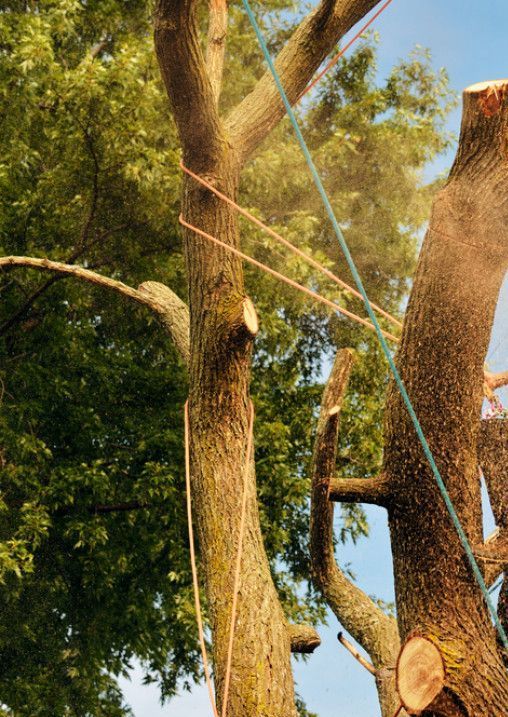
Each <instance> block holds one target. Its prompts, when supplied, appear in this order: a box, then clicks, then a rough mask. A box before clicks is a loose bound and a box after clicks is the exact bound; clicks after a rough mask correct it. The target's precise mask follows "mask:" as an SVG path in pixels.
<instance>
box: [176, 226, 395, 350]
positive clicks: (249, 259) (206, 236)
mask: <svg viewBox="0 0 508 717" xmlns="http://www.w3.org/2000/svg"><path fill="white" fill-rule="evenodd" d="M179 222H180V224H181V225H182V226H184V227H186V228H187V229H190V230H191V231H193V232H195V233H196V234H198V235H199V236H201V237H203V238H204V239H207V240H208V241H211V242H213V243H214V244H217V246H220V247H222V248H223V249H226V250H227V251H230V252H231V253H232V254H236V256H239V257H240V258H241V259H243V260H244V261H247V262H249V263H250V264H253V265H254V266H256V267H257V268H258V269H262V270H263V271H266V272H267V273H268V274H271V275H272V276H275V278H276V279H279V281H283V282H284V283H285V284H288V285H289V286H292V287H293V288H294V289H298V291H301V292H302V293H303V294H307V296H310V297H311V298H312V299H314V301H318V302H320V303H321V304H324V305H325V306H328V307H329V308H331V309H333V310H334V311H337V312H339V313H341V314H344V316H347V317H348V318H350V319H353V321H357V322H358V323H359V324H363V326H366V327H367V328H368V329H370V330H371V331H375V328H374V326H373V324H371V323H370V321H367V319H362V317H361V316H357V314H353V313H352V312H351V311H348V310H347V309H344V308H343V307H342V306H339V305H338V304H336V303H335V302H334V301H330V299H326V298H325V297H324V296H321V294H318V293H317V292H316V291H312V290H311V289H308V288H307V287H306V286H302V284H298V283H297V282H296V281H293V279H290V278H289V277H287V276H284V274H280V273H279V272H278V271H275V269H271V268H270V267H269V266H267V265H266V264H262V263H261V262H260V261H258V260H257V259H254V258H253V257H251V256H248V255H247V254H244V253H243V252H241V251H240V250H239V249H236V248H235V247H232V246H229V244H225V243H224V242H223V241H221V240H220V239H217V238H216V237H214V236H212V235H211V234H207V232H204V231H203V230H202V229H198V227H195V226H193V225H192V224H189V223H188V222H186V221H185V219H184V218H183V217H182V215H180V217H179ZM381 332H382V333H383V335H384V336H385V337H386V338H388V339H390V340H391V341H395V342H396V343H398V342H399V339H398V338H397V337H396V336H394V335H393V334H390V333H389V332H388V331H385V330H384V329H381Z"/></svg>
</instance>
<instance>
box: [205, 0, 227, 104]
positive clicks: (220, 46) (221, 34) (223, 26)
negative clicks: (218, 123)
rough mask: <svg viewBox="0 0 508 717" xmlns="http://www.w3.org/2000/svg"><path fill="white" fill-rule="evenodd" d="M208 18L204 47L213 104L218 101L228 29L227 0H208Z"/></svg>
mask: <svg viewBox="0 0 508 717" xmlns="http://www.w3.org/2000/svg"><path fill="white" fill-rule="evenodd" d="M209 8H210V18H209V24H208V43H207V47H206V67H207V69H208V77H209V78H210V84H211V85H212V92H213V96H214V99H215V104H216V105H217V104H218V102H219V97H220V91H221V87H222V71H223V68H224V53H225V51H226V34H227V29H228V5H227V0H210V1H209Z"/></svg>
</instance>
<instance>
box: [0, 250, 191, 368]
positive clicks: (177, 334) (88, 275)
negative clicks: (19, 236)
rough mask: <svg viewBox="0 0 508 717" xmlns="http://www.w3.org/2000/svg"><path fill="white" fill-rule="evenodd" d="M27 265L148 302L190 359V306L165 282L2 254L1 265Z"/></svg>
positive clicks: (179, 348)
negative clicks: (136, 282)
mask: <svg viewBox="0 0 508 717" xmlns="http://www.w3.org/2000/svg"><path fill="white" fill-rule="evenodd" d="M13 266H24V267H28V268H31V269H38V270H40V271H51V272H57V273H58V274H59V275H61V276H73V277H75V278H78V279H81V280H83V281H87V282H89V283H90V284H95V285H96V286H102V287H104V288H107V289H112V290H113V291H116V293H118V294H121V295H122V296H126V297H127V298H129V299H132V300H134V301H136V302H137V303H138V304H143V305H144V306H148V308H149V309H151V310H152V311H154V312H155V313H156V314H157V317H158V318H159V319H160V321H161V323H162V324H163V326H164V327H165V329H166V330H167V332H168V333H169V335H170V337H171V339H172V340H173V342H174V343H175V345H176V347H177V349H178V351H179V353H180V355H181V357H182V359H183V360H184V362H185V363H186V365H188V362H189V351H190V349H189V310H188V308H187V305H186V304H185V303H184V302H183V301H182V300H181V299H180V298H179V297H178V296H177V295H176V294H175V293H174V292H172V291H171V289H169V288H168V287H167V286H164V284H159V283H158V282H153V281H149V282H145V283H144V284H142V285H141V286H140V288H139V289H133V288H132V287H130V286H128V285H127V284H124V283H123V282H121V281H117V280H116V279H111V278H109V277H107V276H103V275H102V274H97V273H96V272H95V271H90V270H89V269H84V268H83V267H81V266H76V265H74V264H63V263H61V262H59V261H50V260H49V259H39V258H37V257H28V256H4V257H0V268H1V267H13Z"/></svg>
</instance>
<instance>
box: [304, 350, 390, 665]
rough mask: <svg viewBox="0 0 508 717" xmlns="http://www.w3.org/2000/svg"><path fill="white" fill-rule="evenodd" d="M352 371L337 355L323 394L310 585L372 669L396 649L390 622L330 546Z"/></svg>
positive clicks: (347, 357) (348, 358)
mask: <svg viewBox="0 0 508 717" xmlns="http://www.w3.org/2000/svg"><path fill="white" fill-rule="evenodd" d="M352 366H353V352H352V351H350V350H349V349H344V350H341V351H339V352H338V354H337V357H336V359H335V363H334V366H333V369H332V372H331V374H330V378H329V380H328V383H327V385H326V388H325V390H324V393H323V400H322V403H321V412H320V417H319V422H318V428H317V435H316V441H315V447H314V456H313V462H312V498H311V558H312V571H313V577H314V580H315V582H316V584H317V586H318V587H319V589H320V590H321V591H322V593H323V596H324V598H325V600H326V601H327V603H328V605H329V606H330V608H331V609H332V610H333V612H334V613H335V615H336V616H337V619H338V620H339V622H340V623H341V624H342V625H343V626H344V628H345V629H346V630H347V631H348V632H349V633H350V634H351V635H352V636H353V637H354V639H355V640H356V641H357V642H358V643H359V644H360V645H362V647H363V648H364V649H365V650H366V651H367V652H368V653H369V655H370V656H371V659H372V661H373V663H374V665H375V667H382V666H383V665H387V664H394V661H395V658H396V656H397V654H398V650H399V646H400V645H399V636H398V631H397V626H396V623H395V620H393V619H392V618H391V617H388V616H387V615H385V614H384V613H383V611H382V610H380V608H379V607H378V606H377V605H375V603H374V602H373V601H372V600H371V599H370V598H369V597H368V596H367V595H366V594H365V593H364V592H363V591H362V590H360V588H358V587H357V586H356V585H354V583H352V582H351V581H350V580H349V579H348V578H347V577H346V576H345V575H344V573H343V572H342V570H341V569H340V568H339V567H338V565H337V562H336V560H335V555H334V546H333V503H331V502H330V500H329V495H328V493H329V487H330V477H329V476H330V475H331V474H332V473H333V471H334V469H335V458H336V446H337V436H338V427H339V414H340V409H341V406H342V401H343V397H344V394H345V391H346V387H347V383H348V378H349V374H350V372H351V369H352Z"/></svg>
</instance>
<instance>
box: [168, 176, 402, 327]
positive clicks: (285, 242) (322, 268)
mask: <svg viewBox="0 0 508 717" xmlns="http://www.w3.org/2000/svg"><path fill="white" fill-rule="evenodd" d="M180 168H181V169H182V171H184V172H185V173H186V174H188V175H189V177H192V179H194V180H195V181H196V182H199V184H201V185H202V186H203V187H206V188H207V189H208V190H210V192H213V194H215V196H216V197H218V198H219V199H221V200H222V201H223V202H226V203H227V204H229V205H230V206H231V207H233V208H234V209H236V211H237V212H238V213H239V214H241V215H242V216H244V217H245V218H246V219H248V220H249V221H250V222H251V223H252V224H255V225H256V226H257V227H259V228H260V229H262V230H263V231H264V232H265V233H266V234H268V235H269V236H271V237H272V239H275V240H276V241H278V242H279V244H283V245H284V246H285V247H287V248H288V249H289V250H290V251H292V252H293V254H296V255H297V256H299V257H301V258H302V259H303V260H304V261H306V262H307V263H308V264H310V265H311V266H313V267H314V268H315V269H318V270H319V271H320V272H321V273H322V274H324V275H325V276H327V277H328V278H329V279H331V280H332V281H333V282H334V283H335V284H337V285H338V286H340V287H341V288H343V289H345V290H346V291H347V292H349V293H350V294H353V296H356V297H357V298H359V299H361V300H362V302H363V297H362V295H361V294H360V292H359V291H357V290H356V289H355V288H353V287H352V286H350V285H349V284H346V282H345V281H343V280H342V279H339V277H338V276H336V275H335V274H333V272H331V271H330V270H329V269H327V268H326V267H325V266H323V265H322V264H320V263H319V262H318V261H316V259H314V258H313V257H312V256H309V255H308V254H306V253H305V252H304V251H302V250H301V249H298V247H296V246H295V245H294V244H292V243H291V242H290V241H289V240H288V239H285V238H284V237H283V236H281V235H280V234H278V233H277V232H276V231H274V230H273V229H271V228H270V227H269V226H267V225H266V224H264V223H263V222H262V221H261V220H260V219H258V218H257V217H255V216H254V215H253V214H251V213H250V212H248V211H247V210H246V209H244V208H243V207H241V206H240V205H239V204H237V203H236V202H235V201H233V200H232V199H231V198H230V197H228V196H227V195H226V194H223V193H222V192H220V191H219V190H218V189H216V188H215V187H214V186H213V184H210V182H208V181H207V180H206V179H203V177H200V176H199V174H195V172H192V171H191V170H190V169H187V167H186V166H185V165H184V164H183V162H180ZM371 306H372V308H373V309H375V310H376V311H377V312H378V313H379V314H382V315H383V316H384V317H385V318H387V319H388V320H389V321H391V322H392V323H393V324H394V325H395V326H398V327H399V328H401V327H402V322H400V321H399V320H398V319H396V318H395V317H394V316H392V315H391V314H389V313H388V312H387V311H385V310H384V309H382V308H381V307H380V306H377V304H373V303H372V302H371Z"/></svg>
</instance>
